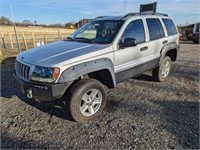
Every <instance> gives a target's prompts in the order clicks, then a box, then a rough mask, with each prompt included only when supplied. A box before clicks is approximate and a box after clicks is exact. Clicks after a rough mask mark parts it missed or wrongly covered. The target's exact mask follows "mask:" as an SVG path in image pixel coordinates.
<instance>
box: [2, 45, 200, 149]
mask: <svg viewBox="0 0 200 150" xmlns="http://www.w3.org/2000/svg"><path fill="white" fill-rule="evenodd" d="M4 53H5V52H4ZM199 54H200V46H199V45H195V44H190V43H188V44H181V49H180V55H179V57H178V61H177V62H176V63H174V66H173V70H172V75H171V77H170V78H169V80H168V81H166V82H163V83H158V82H154V81H153V80H152V78H151V76H150V73H149V72H147V73H145V74H143V75H141V76H139V77H137V78H133V79H129V80H127V81H125V82H122V83H120V84H118V85H117V88H116V89H114V90H110V91H109V97H108V103H107V106H106V109H105V111H104V112H103V114H102V115H101V117H100V118H99V120H97V121H95V122H91V123H87V124H79V123H76V122H73V121H71V118H70V117H69V116H68V115H67V114H66V113H65V111H64V109H63V103H62V102H61V101H55V102H51V103H47V102H46V103H44V102H43V103H39V102H37V101H33V100H29V99H27V98H26V97H25V96H23V95H22V94H20V92H19V91H18V90H17V89H16V88H15V87H14V84H13V79H12V70H13V67H14V66H13V64H14V58H13V57H11V56H10V58H5V57H4V58H3V59H4V60H3V61H2V66H1V67H2V68H1V69H2V70H1V97H0V99H1V100H0V101H1V104H0V105H1V147H2V148H12V149H16V148H20V149H22V148H23V149H26V148H29V149H34V148H37V149H39V148H48V149H50V148H54V149H60V148H66V149H72V148H74V149H75V148H78V149H90V148H91V149H94V148H96V149H97V148H98V149H99V148H103V149H108V148H112V149H113V148H114V149H150V148H152V149H164V148H166V149H198V148H199V88H198V82H199ZM12 55H13V54H12Z"/></svg>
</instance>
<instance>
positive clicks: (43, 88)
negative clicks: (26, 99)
mask: <svg viewBox="0 0 200 150" xmlns="http://www.w3.org/2000/svg"><path fill="white" fill-rule="evenodd" d="M13 76H14V82H15V85H16V86H17V88H18V89H20V91H22V92H23V93H24V94H26V95H27V93H28V92H30V91H31V94H32V98H34V99H38V100H41V101H52V100H56V99H59V98H61V97H62V96H63V95H64V93H65V91H66V90H67V88H68V87H69V86H70V85H71V82H68V83H52V84H50V83H39V82H33V81H30V82H25V81H23V80H22V79H21V78H19V77H18V76H17V75H16V73H15V71H14V73H13Z"/></svg>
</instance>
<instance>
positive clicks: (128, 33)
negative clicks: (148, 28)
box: [122, 20, 145, 44]
mask: <svg viewBox="0 0 200 150" xmlns="http://www.w3.org/2000/svg"><path fill="white" fill-rule="evenodd" d="M125 38H134V39H136V41H137V44H140V43H143V42H144V41H145V32H144V25H143V22H142V20H135V21H132V22H131V23H129V24H128V26H127V27H126V29H125V30H124V33H123V35H122V39H123V40H124V39H125Z"/></svg>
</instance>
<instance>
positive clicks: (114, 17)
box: [94, 12, 168, 21]
mask: <svg viewBox="0 0 200 150" xmlns="http://www.w3.org/2000/svg"><path fill="white" fill-rule="evenodd" d="M146 15H148V16H151V15H154V16H165V17H168V15H167V14H163V13H152V12H145V13H128V14H126V15H125V16H99V17H97V18H95V19H94V20H95V21H96V20H125V19H126V18H127V17H131V16H146Z"/></svg>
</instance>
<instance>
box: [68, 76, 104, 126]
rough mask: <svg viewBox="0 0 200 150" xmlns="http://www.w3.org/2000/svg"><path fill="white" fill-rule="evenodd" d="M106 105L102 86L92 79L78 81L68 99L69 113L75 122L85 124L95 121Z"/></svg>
mask: <svg viewBox="0 0 200 150" xmlns="http://www.w3.org/2000/svg"><path fill="white" fill-rule="evenodd" d="M105 105H106V92H105V87H104V85H103V84H102V83H101V82H99V81H97V80H94V79H86V80H80V81H79V82H78V83H76V86H75V87H74V88H73V90H72V93H71V97H70V104H69V106H70V107H69V108H70V112H71V115H72V117H73V119H74V120H75V121H77V122H81V123H85V122H88V121H92V120H94V119H96V118H97V117H98V116H99V115H100V114H101V113H102V111H103V109H104V107H105Z"/></svg>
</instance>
